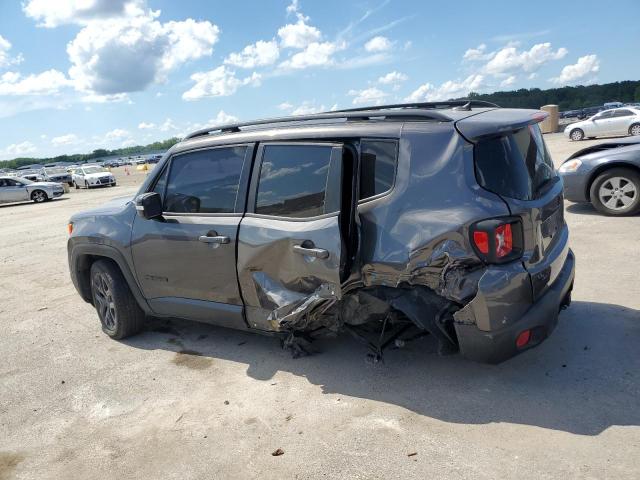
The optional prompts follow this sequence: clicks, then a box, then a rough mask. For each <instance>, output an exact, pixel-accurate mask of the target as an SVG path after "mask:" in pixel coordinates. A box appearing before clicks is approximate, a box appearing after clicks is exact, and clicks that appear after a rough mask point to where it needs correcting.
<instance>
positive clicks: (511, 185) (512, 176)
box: [475, 124, 568, 298]
mask: <svg viewBox="0 0 640 480" xmlns="http://www.w3.org/2000/svg"><path fill="white" fill-rule="evenodd" d="M475 162H476V178H477V180H478V183H480V185H482V186H483V187H484V188H486V189H488V190H491V191H493V192H494V193H497V194H498V195H500V197H501V198H502V199H503V200H504V201H505V203H506V204H507V206H508V207H509V210H510V211H511V214H512V215H516V216H519V217H521V218H522V223H523V229H524V232H523V233H524V253H523V264H524V266H525V268H526V269H527V270H528V271H529V274H530V275H531V282H532V287H533V293H534V298H537V297H539V296H540V295H542V294H543V293H544V292H545V291H546V289H547V287H548V286H549V285H550V284H551V283H553V281H554V280H555V279H556V277H557V275H558V274H559V273H560V270H561V269H562V266H563V265H564V261H565V258H566V256H567V252H568V241H567V240H568V229H567V227H566V223H565V221H564V205H563V195H562V182H561V181H560V179H559V177H558V176H557V174H556V172H555V169H554V166H553V162H552V160H551V157H550V155H549V152H548V151H547V148H546V145H545V143H544V139H543V137H542V134H541V132H540V129H539V127H538V125H537V124H530V125H527V126H525V127H522V128H518V129H516V130H512V131H511V132H508V133H506V134H500V135H496V136H489V137H486V138H482V139H480V140H479V141H478V142H477V143H476V148H475Z"/></svg>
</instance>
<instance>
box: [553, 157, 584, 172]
mask: <svg viewBox="0 0 640 480" xmlns="http://www.w3.org/2000/svg"><path fill="white" fill-rule="evenodd" d="M580 165H582V161H581V160H578V159H577V158H574V159H573V160H569V161H568V162H564V163H563V164H562V165H560V168H559V169H558V171H559V172H560V173H567V172H575V171H576V170H578V168H580Z"/></svg>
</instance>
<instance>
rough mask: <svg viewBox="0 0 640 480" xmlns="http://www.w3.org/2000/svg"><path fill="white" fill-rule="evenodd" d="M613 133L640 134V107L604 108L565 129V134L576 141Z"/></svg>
mask: <svg viewBox="0 0 640 480" xmlns="http://www.w3.org/2000/svg"><path fill="white" fill-rule="evenodd" d="M612 135H640V109H638V108H635V107H624V108H614V109H613V110H604V111H603V112H600V113H597V114H595V115H594V116H593V117H591V118H588V119H587V120H583V121H581V122H576V123H572V124H570V125H567V128H565V129H564V136H565V137H567V138H570V139H571V140H574V141H578V140H582V139H584V138H585V137H586V138H591V137H608V136H612Z"/></svg>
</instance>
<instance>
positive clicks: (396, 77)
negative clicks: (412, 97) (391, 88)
mask: <svg viewBox="0 0 640 480" xmlns="http://www.w3.org/2000/svg"><path fill="white" fill-rule="evenodd" d="M408 78H409V77H407V76H406V75H405V74H404V73H400V72H396V71H393V72H389V73H387V74H386V75H383V76H382V77H380V78H378V83H382V84H383V85H393V84H397V83H401V82H404V81H405V80H407V79H408Z"/></svg>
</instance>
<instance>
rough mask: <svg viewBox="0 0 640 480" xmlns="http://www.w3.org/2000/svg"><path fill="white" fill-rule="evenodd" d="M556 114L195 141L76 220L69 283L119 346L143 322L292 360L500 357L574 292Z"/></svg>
mask: <svg viewBox="0 0 640 480" xmlns="http://www.w3.org/2000/svg"><path fill="white" fill-rule="evenodd" d="M544 118H545V114H544V112H540V111H536V110H515V109H502V108H498V107H497V106H496V105H492V104H488V103H484V102H476V101H471V102H464V101H463V102H445V103H419V104H402V105H387V106H383V107H372V108H366V109H353V110H343V111H339V112H329V113H322V114H315V115H308V116H300V117H285V118H277V119H269V120H259V121H254V122H247V123H237V124H231V125H225V126H221V127H215V128H211V129H204V130H200V131H197V132H194V133H192V134H190V135H188V136H187V137H186V138H185V139H184V140H183V141H182V142H180V143H179V144H177V145H175V146H174V147H173V148H172V149H171V150H169V151H168V152H167V153H166V154H165V155H164V157H163V158H162V160H161V161H160V163H159V164H158V165H157V167H156V168H155V169H154V171H153V172H152V173H151V174H150V175H149V177H148V178H147V180H146V181H145V183H144V184H143V185H142V187H141V188H140V191H139V192H138V194H137V195H136V197H135V198H134V199H133V200H131V199H128V200H122V201H114V202H112V203H111V204H107V205H105V206H103V207H102V208H99V209H97V210H90V211H87V212H82V213H79V214H77V215H75V216H73V217H72V218H71V220H70V228H69V229H70V231H71V237H70V239H69V241H68V254H69V266H70V271H71V278H72V279H73V283H74V285H75V286H76V288H77V290H78V292H79V293H80V295H81V296H82V298H83V299H84V300H85V301H87V302H89V303H92V304H93V305H94V306H95V307H96V310H97V311H98V316H99V317H100V321H101V323H102V328H103V330H104V332H105V333H107V335H109V336H111V337H113V338H116V339H121V338H124V337H127V336H129V335H132V334H135V333H137V332H138V331H139V330H140V329H141V328H142V326H143V320H144V318H145V316H151V317H174V318H175V317H179V318H184V319H188V320H195V321H200V322H206V323H211V324H215V325H220V326H225V327H231V328H236V329H243V330H253V331H256V332H262V333H271V334H278V335H281V336H282V337H283V341H284V344H285V345H286V346H288V347H291V348H292V349H293V350H294V351H300V349H304V348H305V347H306V343H305V342H308V341H309V340H311V339H313V338H314V337H315V336H317V335H320V334H322V333H326V332H332V333H335V332H338V331H343V330H346V331H349V332H350V333H353V334H355V335H357V336H358V337H359V338H362V339H367V338H368V334H369V333H371V332H374V333H375V334H376V338H383V334H384V333H385V331H386V333H388V334H393V335H394V336H392V337H391V338H398V337H399V336H400V335H401V334H402V333H403V332H405V331H406V330H407V329H409V328H412V329H417V330H419V332H422V333H430V334H431V335H433V336H434V337H435V338H436V339H437V340H438V342H439V347H440V351H441V352H442V353H450V352H455V351H460V352H461V353H462V354H463V355H464V356H466V357H468V358H470V359H473V360H477V361H483V362H490V363H496V362H500V361H503V360H505V359H507V358H509V357H511V356H513V355H515V354H517V353H519V352H522V351H524V350H526V349H528V348H531V347H533V346H535V345H537V344H539V343H540V342H541V341H543V340H544V339H545V338H546V337H547V336H548V335H549V334H550V333H551V331H552V330H553V328H554V327H555V325H556V323H557V319H558V312H559V311H560V310H561V308H562V307H565V306H568V305H569V302H570V298H571V296H570V294H571V289H572V287H573V278H574V256H573V253H572V251H571V250H570V248H569V245H568V236H569V232H568V230H567V225H566V223H565V221H564V216H563V197H562V181H561V180H560V178H559V177H558V176H557V175H556V173H555V171H554V168H553V163H552V161H551V159H550V157H549V153H548V152H547V149H546V146H545V143H544V140H543V138H542V135H541V133H540V130H539V128H538V125H537V123H538V122H540V121H541V120H543V119H544ZM394 332H395V333H394ZM378 334H380V335H379V336H378ZM396 343H397V342H396ZM369 344H370V345H373V344H372V342H371V341H369ZM386 344H388V342H385V343H384V345H383V344H382V343H379V344H376V345H373V347H372V348H377V349H379V351H381V349H382V347H383V346H385V345H386Z"/></svg>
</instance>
